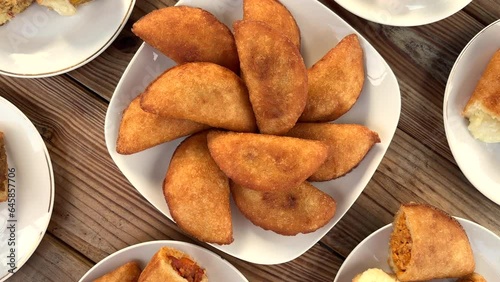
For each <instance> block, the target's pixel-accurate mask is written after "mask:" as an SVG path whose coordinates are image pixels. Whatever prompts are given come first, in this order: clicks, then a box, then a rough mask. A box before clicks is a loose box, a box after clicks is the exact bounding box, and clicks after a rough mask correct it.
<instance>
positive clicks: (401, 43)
mask: <svg viewBox="0 0 500 282" xmlns="http://www.w3.org/2000/svg"><path fill="white" fill-rule="evenodd" d="M176 2H177V1H173V0H162V1H160V0H144V1H137V3H136V6H135V8H134V10H133V13H132V15H131V18H130V19H129V21H128V23H127V25H126V26H125V27H124V29H123V31H122V32H121V33H120V35H119V36H118V38H117V39H116V40H115V41H114V42H113V44H112V45H111V46H110V47H109V48H107V49H106V50H105V51H104V52H103V53H102V54H101V55H100V56H99V57H97V58H96V59H95V60H93V61H92V62H90V63H88V64H86V65H85V66H82V67H80V68H79V69H77V70H74V71H72V72H69V73H68V74H65V75H61V76H57V77H52V78H44V79H19V78H11V77H6V76H0V96H2V97H4V98H6V99H7V100H9V101H11V102H12V103H13V104H14V105H16V106H17V107H18V108H19V109H20V110H21V111H23V112H24V113H25V114H26V115H27V116H28V117H29V119H30V120H31V121H32V122H33V123H34V124H35V126H36V127H37V129H38V131H39V132H40V134H41V135H42V137H43V139H44V141H45V143H46V145H47V148H48V149H49V153H50V156H51V159H52V164H53V167H54V177H55V182H56V195H55V204H54V211H53V215H52V218H51V221H50V224H49V227H48V230H47V234H46V235H45V237H44V238H43V240H42V243H41V244H40V246H39V247H38V248H37V250H36V251H35V253H34V255H33V256H32V257H31V258H30V260H28V262H27V263H26V265H25V266H23V267H22V268H21V269H20V270H19V271H18V273H16V274H15V275H14V276H13V277H12V278H11V279H10V280H9V281H77V280H78V279H79V278H80V277H81V276H82V275H83V274H84V273H85V272H86V271H87V270H88V269H90V267H92V265H94V264H95V263H97V262H99V261H100V260H102V259H103V258H105V257H106V256H107V255H109V254H111V253H113V252H115V251H117V250H120V249H122V248H124V247H127V246H129V245H133V244H137V243H140V242H146V241H151V240H159V239H166V240H180V241H185V242H192V243H197V244H199V245H201V246H203V247H205V248H207V249H209V250H211V251H214V252H215V253H217V254H219V255H220V256H221V257H223V258H224V259H226V260H228V261H229V262H230V263H231V264H233V265H234V266H235V267H236V268H238V269H239V270H240V271H241V272H242V273H243V274H244V275H245V276H246V277H247V279H248V280H249V281H333V279H334V277H335V275H336V273H337V271H338V269H339V268H340V266H341V264H342V262H343V261H344V259H345V258H346V257H347V256H348V255H349V253H350V252H351V251H352V250H353V249H354V248H355V247H356V245H357V244H359V242H361V241H362V240H363V239H364V238H366V237H367V236H368V235H370V234H371V233H372V232H374V231H375V230H377V229H379V228H380V227H382V226H384V225H386V224H388V223H390V222H391V221H392V219H393V216H394V213H395V212H396V210H397V209H398V207H399V205H400V203H405V202H410V201H414V202H425V203H429V204H432V205H435V206H437V207H439V208H442V209H443V210H445V211H447V212H449V213H450V214H452V215H455V216H458V217H462V218H466V219H470V220H472V221H475V222H477V223H479V224H481V225H482V226H484V227H486V228H488V229H489V230H491V231H493V232H494V233H495V234H497V235H500V216H499V215H500V206H499V205H496V204H495V203H493V202H492V201H490V200H488V199H487V198H486V197H484V196H483V195H482V194H481V193H480V192H478V191H477V190H476V189H475V188H474V187H473V186H472V185H471V184H470V183H469V182H468V180H467V179H466V178H465V176H464V175H463V174H462V172H461V171H460V170H459V168H458V167H457V166H456V163H455V160H454V159H453V156H452V155H451V152H450V149H449V147H448V143H447V140H446V137H445V132H444V126H443V118H442V104H443V97H444V92H445V87H446V82H447V79H448V76H449V73H450V71H451V68H452V67H453V64H454V62H455V60H456V58H457V56H458V55H459V53H460V52H461V51H462V49H463V47H464V46H465V45H466V44H467V43H468V42H469V40H470V39H471V38H472V37H474V35H476V34H477V33H478V32H479V31H480V30H481V29H482V28H484V27H485V26H486V25H488V24H490V23H492V22H493V21H495V20H497V19H499V18H500V0H475V1H473V2H472V3H471V4H469V5H468V6H467V7H466V8H465V9H464V10H462V11H460V12H458V13H456V14H455V15H453V16H451V17H449V18H447V19H445V20H442V21H439V22H436V23H433V24H429V25H424V26H419V27H392V26H384V25H380V24H377V23H373V22H369V21H366V20H364V19H362V18H359V17H357V16H355V15H353V14H351V13H349V12H348V11H346V10H345V9H344V8H342V7H341V6H339V5H338V4H337V3H336V2H335V1H334V0H321V1H320V2H322V3H323V4H325V5H326V6H327V7H328V8H330V9H331V10H332V11H334V12H335V13H337V14H338V15H339V16H341V17H342V18H344V19H345V20H346V21H347V22H348V23H349V24H350V25H352V26H353V27H354V28H355V29H356V30H357V31H359V32H360V33H361V35H363V36H364V37H365V38H366V39H367V40H368V41H369V42H370V43H371V44H372V45H373V46H374V47H375V48H376V49H377V50H378V52H379V53H381V54H382V56H383V57H384V59H385V60H386V61H387V62H388V64H389V65H390V66H391V68H392V70H393V71H394V73H395V75H396V77H397V78H398V82H399V86H400V89H401V97H402V109H401V118H400V122H399V125H398V129H397V131H396V134H395V136H394V139H393V141H392V143H391V145H390V147H389V149H388V151H387V153H386V155H385V157H384V159H383V161H382V163H381V164H380V166H379V168H378V170H377V172H376V173H375V174H374V176H373V178H372V180H371V181H370V182H369V183H368V185H367V187H366V189H365V190H364V192H363V193H362V194H361V196H360V197H359V198H358V200H357V201H356V202H355V203H354V205H353V206H352V208H351V209H350V210H349V211H348V212H347V213H346V215H345V216H344V217H343V218H342V219H341V220H340V222H339V223H338V224H337V225H336V226H335V227H334V228H333V229H332V230H330V232H328V233H327V234H326V235H325V236H324V237H323V238H322V239H321V240H320V242H318V243H317V244H315V245H314V246H313V247H312V248H311V249H310V250H308V251H307V252H306V253H304V254H303V255H301V256H300V257H298V258H296V259H294V260H292V261H290V262H287V263H284V264H279V265H271V266H268V265H256V264H251V263H248V262H245V261H242V260H239V259H236V258H234V257H231V256H229V255H226V254H225V253H223V252H221V251H219V250H217V249H215V248H213V247H211V246H210V245H207V244H203V243H199V242H197V241H196V240H193V239H192V238H190V237H189V236H187V235H185V234H183V233H182V231H180V230H179V229H178V228H177V226H176V225H175V224H174V223H172V222H171V221H170V220H168V219H167V218H166V217H165V216H163V214H161V213H160V212H159V211H158V210H156V209H155V208H154V207H153V206H152V205H150V204H149V203H148V202H147V200H145V199H144V198H143V197H142V196H141V195H140V194H139V193H138V192H137V191H136V190H135V188H134V187H132V186H131V185H130V183H129V182H128V181H127V180H126V179H125V177H124V176H123V175H122V174H121V172H120V171H119V169H118V168H117V167H116V165H115V164H114V162H113V161H112V160H111V158H110V156H109V154H108V152H107V149H106V145H105V141H104V118H105V114H106V109H107V106H108V102H109V100H110V99H111V97H112V95H113V92H114V89H115V87H116V85H117V83H118V81H119V79H120V77H121V75H122V74H123V72H124V70H125V68H126V67H127V65H128V63H129V61H130V60H131V59H132V57H133V55H134V53H135V52H136V50H137V48H139V46H140V44H141V43H142V41H141V40H140V39H139V38H137V37H136V36H135V35H133V34H132V32H131V31H130V30H131V27H132V24H133V23H134V22H135V21H137V20H138V19H139V18H140V17H142V16H143V15H145V14H146V13H148V12H150V11H152V10H154V9H157V8H161V7H166V6H172V5H175V3H176ZM0 114H1V113H0Z"/></svg>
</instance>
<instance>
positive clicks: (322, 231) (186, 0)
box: [104, 0, 402, 265]
mask: <svg viewBox="0 0 500 282" xmlns="http://www.w3.org/2000/svg"><path fill="white" fill-rule="evenodd" d="M191 1H197V0H180V1H179V2H177V4H176V5H189V4H191V3H190V2H191ZM301 1H304V2H306V1H307V0H301ZM315 2H316V3H317V4H318V5H320V6H321V7H322V8H323V9H324V10H326V11H327V12H328V13H330V14H332V15H333V16H335V17H336V18H338V20H339V21H341V22H342V23H343V25H344V26H345V27H349V28H350V29H352V33H355V34H357V35H358V36H359V37H360V38H361V39H363V40H364V41H366V43H367V44H369V46H370V47H371V48H372V49H373V51H374V52H375V53H376V54H377V55H378V56H379V58H380V59H381V61H382V62H383V65H384V66H385V67H386V69H387V70H388V72H387V73H388V75H389V77H390V78H388V79H393V80H394V91H396V92H397V98H398V99H396V100H397V105H396V106H397V119H396V120H397V122H396V124H395V127H394V129H393V130H392V131H391V132H390V141H389V142H388V143H387V146H386V147H382V148H381V149H382V150H383V151H384V153H383V155H382V158H381V160H380V162H379V163H378V164H377V168H378V167H379V166H380V164H381V162H382V160H383V158H384V157H385V155H386V154H387V151H388V149H389V146H390V144H391V143H392V141H393V139H394V136H395V134H396V131H397V125H398V124H399V120H400V118H401V106H402V103H401V88H400V85H399V81H398V79H397V77H396V75H395V74H394V71H393V70H392V68H391V67H390V65H389V64H388V63H387V61H386V60H385V58H384V57H383V56H382V55H381V54H380V53H379V51H378V50H377V49H376V48H375V47H374V46H373V45H372V44H371V43H370V41H369V40H367V39H366V38H365V37H364V36H363V35H362V34H361V33H360V32H359V31H358V30H357V29H355V28H354V27H353V26H352V25H350V24H349V23H348V22H346V21H345V20H344V19H343V18H342V17H340V16H339V15H338V14H337V13H335V12H334V11H333V10H332V9H330V8H328V7H327V6H325V5H324V4H323V3H321V2H319V1H315ZM186 3H187V4H186ZM146 45H147V46H149V45H148V44H147V43H146V42H143V43H142V44H141V46H140V47H139V48H138V50H137V51H136V53H135V54H134V56H133V57H132V59H131V60H130V62H129V64H128V65H127V68H126V69H125V71H124V73H123V74H122V77H121V78H120V80H119V82H118V84H117V86H116V88H115V91H114V92H113V96H112V97H111V99H110V103H109V104H110V105H111V104H113V103H116V102H114V101H115V100H116V99H119V98H117V95H115V94H116V93H117V92H116V91H117V89H120V88H121V87H122V84H124V83H125V80H123V77H125V74H127V73H128V72H129V71H130V69H131V67H132V65H133V64H132V63H133V62H134V61H135V60H136V59H137V58H138V55H139V53H140V52H141V51H142V50H143V49H144V48H145V46H146ZM153 49H154V48H153ZM110 109H111V107H108V110H107V112H106V118H105V123H104V134H105V142H106V147H107V149H108V153H109V154H110V156H111V158H112V159H113V162H114V163H115V165H117V161H116V160H115V156H116V155H115V154H113V153H112V151H113V150H112V149H114V148H113V146H114V144H116V140H109V138H108V137H109V134H110V133H109V130H110V129H111V128H110V126H109V124H110V119H112V118H113V117H112V116H111V111H110ZM395 110H396V107H395ZM122 112H123V110H122ZM182 138H184V137H182ZM117 167H118V165H117ZM118 169H119V170H120V172H121V173H122V175H123V176H125V178H126V179H127V181H128V182H129V183H130V185H131V186H132V187H134V189H136V190H137V191H138V192H139V193H140V194H141V196H142V197H143V198H144V199H146V200H147V201H148V202H149V204H151V205H152V206H153V207H155V208H156V209H157V210H158V211H159V212H160V213H162V214H163V212H162V211H161V210H160V209H159V208H158V207H156V205H154V204H153V203H151V202H150V201H149V200H148V199H147V198H146V197H145V196H144V195H143V194H142V193H141V191H139V189H138V188H137V187H135V185H133V184H132V182H131V181H130V180H129V177H128V176H127V175H125V174H124V173H123V172H122V169H121V168H120V167H118ZM376 171H377V169H375V171H374V173H373V174H375V172H376ZM372 177H373V175H372V176H371V177H370V180H371V178H372ZM370 180H368V182H367V183H366V184H365V185H364V187H363V189H361V192H360V193H359V194H358V195H357V196H356V197H355V199H354V200H353V201H352V203H351V204H350V205H349V207H348V208H347V209H346V210H345V211H344V212H343V214H342V215H341V216H340V217H339V219H338V220H337V223H335V224H334V225H333V226H332V227H330V228H327V225H328V224H327V225H325V226H324V227H322V228H320V229H318V230H316V231H315V232H319V233H320V234H321V237H320V239H319V240H317V241H314V242H311V244H310V246H309V247H308V248H306V249H304V250H301V251H299V252H297V254H295V255H294V256H290V257H288V258H287V259H286V260H282V259H274V260H272V261H258V260H255V259H249V258H247V257H242V256H240V255H238V254H235V253H231V252H228V251H227V250H225V249H223V247H224V246H221V245H217V244H209V245H211V246H212V247H214V248H216V249H218V250H220V251H222V252H224V253H225V254H227V255H230V256H232V257H235V258H238V259H241V260H244V261H247V262H250V263H255V264H260V265H277V264H282V263H286V262H289V261H291V260H294V259H296V258H297V257H299V256H301V255H303V254H304V253H305V252H307V251H308V250H310V249H311V248H312V247H313V246H314V244H316V243H318V242H319V241H320V240H321V238H323V237H324V236H325V235H326V234H327V233H328V232H330V231H331V230H332V229H333V228H334V227H335V225H336V224H338V222H339V221H340V220H342V218H343V217H344V216H345V214H346V213H347V212H348V211H349V209H350V208H351V207H352V205H354V203H355V202H356V200H357V199H358V198H359V197H360V196H361V194H362V193H363V191H364V189H365V188H366V186H367V185H368V183H369V182H370ZM163 216H165V217H166V218H167V219H169V220H170V221H171V222H173V223H175V221H174V220H173V219H170V218H169V217H168V216H166V215H165V214H163ZM332 220H333V219H332ZM325 228H327V229H325ZM185 234H187V233H185ZM188 236H190V235H188Z"/></svg>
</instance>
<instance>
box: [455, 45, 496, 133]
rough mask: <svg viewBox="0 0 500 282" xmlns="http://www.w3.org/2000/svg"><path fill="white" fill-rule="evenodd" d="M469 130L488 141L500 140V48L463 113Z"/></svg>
mask: <svg viewBox="0 0 500 282" xmlns="http://www.w3.org/2000/svg"><path fill="white" fill-rule="evenodd" d="M462 114H463V115H464V116H465V117H466V118H468V119H469V126H468V128H469V131H470V132H471V133H472V135H473V136H474V138H476V139H479V140H481V141H483V142H486V143H496V142H500V49H499V50H498V51H496V52H495V54H494V55H493V57H492V58H491V60H490V62H489V63H488V66H487V67H486V70H485V71H484V73H483V74H482V76H481V78H480V80H479V82H478V84H477V86H476V89H475V90H474V93H473V94H472V96H471V98H470V99H469V101H468V102H467V105H466V106H465V108H464V110H463V113H462Z"/></svg>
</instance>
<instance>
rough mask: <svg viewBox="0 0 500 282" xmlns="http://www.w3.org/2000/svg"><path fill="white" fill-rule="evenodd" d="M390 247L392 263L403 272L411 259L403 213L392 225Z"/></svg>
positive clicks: (410, 245)
mask: <svg viewBox="0 0 500 282" xmlns="http://www.w3.org/2000/svg"><path fill="white" fill-rule="evenodd" d="M390 247H391V255H392V261H393V263H394V265H395V266H396V267H397V269H398V270H399V271H401V272H404V271H405V270H406V266H407V265H408V263H409V262H410V259H411V247H412V240H411V235H410V230H409V229H408V227H407V226H406V216H405V214H404V213H403V214H402V215H401V216H400V217H399V219H398V221H397V222H396V226H394V232H393V233H392V236H391V241H390Z"/></svg>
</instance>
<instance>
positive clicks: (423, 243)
mask: <svg viewBox="0 0 500 282" xmlns="http://www.w3.org/2000/svg"><path fill="white" fill-rule="evenodd" d="M392 226H393V231H392V233H391V238H390V242H389V264H390V266H391V267H392V270H393V271H394V273H396V276H397V278H398V279H399V280H401V281H425V280H430V279H440V278H452V277H462V276H465V275H468V274H470V273H472V272H474V267H475V262H474V255H473V253H472V248H471V245H470V243H469V239H468V237H467V234H466V233H465V231H464V229H463V228H462V226H461V225H460V223H459V222H458V221H457V220H456V219H454V218H453V217H451V216H450V215H448V214H447V213H445V212H444V211H442V210H439V209H438V208H436V207H433V206H430V205H426V204H416V203H409V204H403V205H401V207H400V208H399V210H398V212H397V213H396V215H395V217H394V222H393V224H392Z"/></svg>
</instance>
